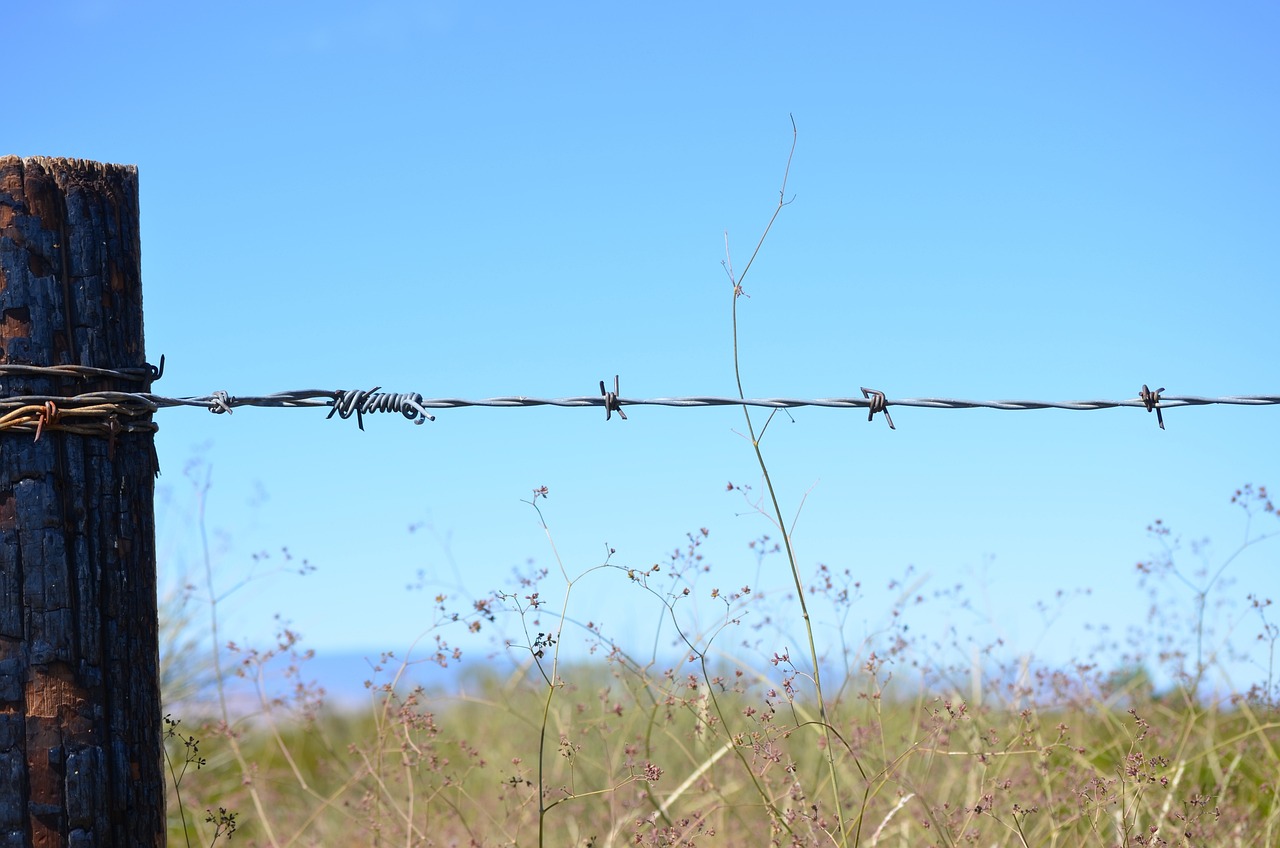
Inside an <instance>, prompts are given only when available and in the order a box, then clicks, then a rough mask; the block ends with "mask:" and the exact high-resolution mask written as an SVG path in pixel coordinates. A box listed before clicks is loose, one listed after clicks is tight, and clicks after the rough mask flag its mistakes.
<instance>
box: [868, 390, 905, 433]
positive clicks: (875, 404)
mask: <svg viewBox="0 0 1280 848" xmlns="http://www.w3.org/2000/svg"><path fill="white" fill-rule="evenodd" d="M860 388H861V389H862V396H863V397H864V398H867V400H868V404H867V420H868V421H870V420H872V419H873V418H875V417H876V413H877V412H883V413H884V420H885V421H887V422H888V423H889V429H890V430H896V429H898V428H897V427H895V426H893V418H891V417H890V415H889V408H888V407H887V406H885V404H886V403H887V401H886V400H885V399H884V392H877V391H876V390H875V389H868V388H867V387H866V386H861V387H860Z"/></svg>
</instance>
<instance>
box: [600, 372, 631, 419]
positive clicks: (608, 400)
mask: <svg viewBox="0 0 1280 848" xmlns="http://www.w3.org/2000/svg"><path fill="white" fill-rule="evenodd" d="M619 391H620V389H619V388H618V375H617V374H614V375H613V391H611V392H609V391H605V388H604V380H601V381H600V395H601V397H603V398H604V420H605V421H608V420H609V417H610V416H611V415H613V413H615V412H616V413H618V417H619V418H621V419H622V420H623V421H626V420H627V413H625V412H623V411H622V403H621V402H620V401H619V400H618V392H619Z"/></svg>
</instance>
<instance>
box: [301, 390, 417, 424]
mask: <svg viewBox="0 0 1280 848" xmlns="http://www.w3.org/2000/svg"><path fill="white" fill-rule="evenodd" d="M381 388H382V386H374V387H373V388H372V389H369V391H367V392H366V391H364V390H363V389H355V390H351V391H347V390H345V389H338V391H336V392H334V398H333V403H332V406H333V409H330V410H329V414H328V415H326V416H325V420H328V419H330V418H332V417H333V416H334V413H337V415H338V417H339V418H350V417H351V415H352V413H354V414H355V416H356V424H357V425H358V426H359V427H360V429H361V430H363V429H364V414H365V413H366V412H398V413H400V414H401V415H403V416H404V417H405V418H408V419H409V420H410V421H412V422H413V423H414V424H421V423H422V422H423V421H426V420H428V419H430V420H431V421H435V420H436V417H435V416H434V415H431V414H430V413H428V412H427V411H426V410H425V409H423V408H422V395H420V394H418V393H416V392H404V393H401V394H393V393H391V392H380V391H378V390H379V389H381Z"/></svg>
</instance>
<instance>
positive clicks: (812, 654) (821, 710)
mask: <svg viewBox="0 0 1280 848" xmlns="http://www.w3.org/2000/svg"><path fill="white" fill-rule="evenodd" d="M798 135H799V133H798V131H797V129H796V121H795V117H794V116H793V117H792V118H791V150H790V152H788V154H787V167H786V169H785V170H784V172H783V175H782V186H781V187H780V188H779V190H778V205H777V206H776V207H774V210H773V215H772V216H771V217H770V218H769V223H768V224H767V225H765V228H764V232H763V233H761V235H760V239H759V241H757V242H756V246H755V250H753V251H752V252H751V258H750V259H749V260H747V264H746V266H745V267H744V268H743V269H742V273H741V274H740V275H738V276H737V277H735V276H734V273H733V263H732V261H731V260H730V258H729V256H728V246H729V244H728V243H729V238H728V235H727V234H726V236H725V254H726V256H725V271H726V272H727V273H728V275H729V280H730V282H731V283H732V284H733V308H732V316H733V376H734V380H735V381H736V382H737V386H738V397H739V398H741V399H743V400H745V399H746V397H747V396H746V392H744V391H743V388H742V367H741V360H740V356H739V342H738V298H739V297H740V296H742V294H743V290H742V281H743V280H744V279H745V278H746V276H747V273H748V272H749V271H750V270H751V266H752V265H753V264H754V263H755V261H756V257H757V256H759V255H760V248H761V247H762V246H763V245H764V240H765V239H766V238H768V236H769V232H770V230H772V229H773V224H774V222H775V221H777V220H778V215H779V214H780V213H781V212H782V209H783V207H784V206H786V205H787V204H788V203H789V201H788V200H787V199H786V197H787V179H788V178H789V177H790V175H791V160H792V157H794V156H795V152H796V139H797V137H798ZM742 414H743V416H744V417H745V418H746V421H747V433H748V435H749V436H750V438H751V447H752V449H753V450H754V451H755V455H756V462H757V463H758V464H759V466H760V473H761V475H762V476H763V477H764V484H765V488H766V489H767V490H768V492H769V502H770V504H771V506H772V508H773V510H772V512H773V517H774V519H775V520H776V522H777V526H778V530H779V531H780V532H781V533H782V542H783V545H784V546H785V548H786V552H787V562H788V563H789V564H790V566H791V579H792V580H793V581H794V583H795V588H796V597H797V598H798V599H799V601H800V615H801V617H802V618H803V620H804V629H805V634H806V636H807V638H808V643H809V658H810V661H811V662H812V663H813V688H814V692H815V694H816V696H817V699H818V715H819V719H820V722H819V723H820V724H821V725H822V732H823V737H824V741H825V753H826V760H827V768H828V771H829V772H830V775H831V793H832V796H833V798H834V799H835V808H836V821H837V823H838V825H839V835H840V841H839V844H840V845H841V846H847V845H848V844H849V832H848V827H847V825H846V823H845V820H844V807H843V805H842V803H841V800H840V777H839V771H838V770H837V769H836V760H835V747H834V745H833V744H832V733H831V731H832V728H831V723H830V721H829V718H828V714H827V702H826V698H825V697H824V696H823V692H822V671H821V669H820V668H819V659H818V647H817V643H816V642H815V640H814V637H813V622H812V620H811V619H810V617H809V606H808V603H807V601H806V596H805V590H804V580H803V578H802V577H801V576H800V567H799V565H798V564H797V563H796V555H795V550H794V548H793V547H792V544H791V533H790V532H788V530H787V522H786V519H785V518H784V517H783V515H782V507H781V506H780V505H779V503H778V494H777V491H776V490H775V489H774V486H773V479H772V478H771V477H770V475H769V466H768V464H767V463H766V462H765V459H764V453H763V452H762V451H761V450H760V438H761V436H763V435H764V429H763V428H762V429H761V431H760V434H759V435H757V434H756V429H755V422H754V421H752V419H751V410H750V408H749V407H748V406H746V405H745V404H744V405H743V407H742ZM768 424H769V420H768V419H767V420H766V421H765V427H767V426H768ZM856 759H857V758H856V757H855V761H856ZM859 768H861V766H859ZM860 829H861V826H860V825H859V830H860ZM855 842H856V836H855Z"/></svg>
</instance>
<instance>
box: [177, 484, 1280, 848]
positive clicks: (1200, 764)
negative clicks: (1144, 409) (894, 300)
mask: <svg viewBox="0 0 1280 848" xmlns="http://www.w3.org/2000/svg"><path fill="white" fill-rule="evenodd" d="M1235 500H1236V501H1237V503H1239V504H1240V505H1241V506H1244V507H1245V508H1246V511H1248V512H1249V514H1250V516H1251V517H1255V516H1260V517H1262V518H1267V519H1271V520H1274V518H1275V510H1274V507H1273V506H1272V505H1271V503H1270V502H1269V500H1267V494H1266V490H1265V489H1258V490H1254V489H1252V488H1251V487H1246V488H1244V489H1242V490H1241V492H1239V493H1237V497H1236V498H1235ZM536 502H537V497H535V499H534V501H531V504H533V505H534V506H535V507H536ZM539 514H540V513H539ZM1151 530H1152V533H1153V535H1155V536H1156V537H1157V538H1159V537H1161V536H1162V535H1163V534H1164V532H1165V531H1164V530H1163V528H1162V527H1161V526H1160V525H1159V524H1157V525H1154V526H1153V528H1151ZM702 532H705V531H701V532H695V533H692V534H690V535H689V536H688V540H687V546H686V547H685V548H684V549H683V550H680V551H677V552H676V554H674V555H673V556H672V558H671V560H670V562H668V563H666V564H665V567H661V568H660V567H658V566H655V567H654V568H653V569H652V570H651V571H650V572H649V573H644V574H642V573H638V572H636V571H634V570H629V569H624V568H618V567H616V566H614V565H611V564H609V563H608V562H606V563H604V564H602V565H599V566H596V567H595V568H594V569H591V571H599V570H604V571H606V572H610V573H608V574H606V575H605V576H606V577H608V578H610V579H613V580H616V581H619V582H620V583H621V584H623V585H626V586H629V587H631V588H632V589H634V590H636V591H639V592H643V593H645V594H647V595H649V596H651V597H653V598H656V599H658V601H659V602H660V604H661V607H662V609H663V610H664V614H665V615H667V616H668V617H669V620H670V622H671V625H672V628H673V629H672V632H673V633H674V634H675V638H674V639H673V643H674V644H675V645H676V646H678V650H677V651H676V652H674V653H673V654H672V656H671V658H670V659H668V660H665V661H657V660H654V659H652V658H650V659H646V660H641V659H638V658H636V657H634V656H632V655H630V654H628V653H627V652H626V651H624V650H623V649H621V648H620V647H619V646H618V645H617V644H615V643H614V642H613V641H611V639H610V637H609V635H608V634H607V633H604V632H601V631H600V630H599V629H598V628H593V627H590V626H588V627H586V628H585V632H586V634H587V635H588V638H589V639H590V641H591V647H592V649H593V652H592V653H589V654H588V655H587V656H586V657H585V658H578V659H574V660H573V661H567V660H564V659H562V658H561V646H560V636H561V634H562V633H563V632H564V628H565V627H566V626H570V625H568V622H569V621H570V620H571V618H572V615H573V613H574V602H575V600H576V599H575V598H574V596H573V594H572V589H573V586H574V583H575V582H576V580H577V579H580V577H581V576H579V577H578V578H574V579H572V580H570V579H568V577H567V575H561V576H560V579H557V576H556V575H553V574H548V573H547V572H545V571H542V572H537V573H535V574H532V575H530V576H529V577H527V578H526V579H524V580H522V581H520V585H518V586H517V587H515V588H514V589H512V590H511V591H498V592H495V593H494V594H493V595H492V596H491V597H490V598H488V599H485V600H483V601H480V602H473V603H472V604H471V605H470V607H468V608H467V609H464V610H460V611H457V612H456V613H455V612H454V611H452V610H451V609H450V608H449V601H448V599H446V598H443V597H440V598H437V599H436V603H437V606H436V608H435V614H436V621H437V626H436V627H435V629H434V630H432V631H431V632H430V633H428V635H427V637H426V642H427V644H429V648H428V649H427V650H425V651H423V652H420V653H419V654H418V655H416V656H412V657H411V658H410V660H409V661H408V662H405V661H403V660H401V659H398V658H396V657H391V656H388V657H385V658H384V662H383V664H382V665H381V666H380V667H379V668H378V669H376V670H375V671H374V673H372V674H371V675H370V680H369V682H368V695H369V702H368V703H369V706H368V708H367V709H363V710H355V711H353V710H346V711H343V712H339V711H331V710H328V709H326V708H325V707H324V705H323V703H322V700H321V699H320V697H319V693H317V692H315V691H313V689H312V688H310V687H309V686H307V685H305V681H306V680H307V677H306V662H305V660H306V654H305V652H303V651H302V650H301V647H300V645H298V644H297V643H296V641H295V640H296V637H295V636H294V635H293V634H291V633H289V632H288V631H287V630H285V631H282V633H281V639H280V642H279V644H277V645H275V646H274V647H272V648H271V649H270V650H266V651H254V650H248V649H245V648H242V647H238V648H236V649H235V650H234V651H229V650H224V651H223V660H222V661H221V662H222V663H223V666H224V667H223V668H222V669H221V670H220V671H219V672H218V675H217V676H220V677H222V678H223V679H226V676H227V674H228V668H230V669H232V673H239V674H242V675H244V676H246V677H247V678H248V679H249V680H254V679H256V678H259V677H261V678H262V679H267V677H268V676H267V675H265V674H263V675H260V674H259V672H262V671H265V670H268V669H279V668H284V669H286V676H287V677H288V678H289V679H291V680H294V681H295V682H296V685H295V686H294V687H293V688H291V689H284V690H281V689H279V688H278V687H277V688H275V689H269V688H266V687H264V688H263V689H262V690H261V697H260V699H259V700H258V701H257V703H246V702H245V701H244V700H243V699H240V700H238V701H236V702H228V703H225V704H222V705H219V703H218V701H217V698H216V697H215V698H210V699H207V700H205V701H203V702H201V701H199V700H195V701H189V702H188V706H187V707H186V709H187V710H188V712H187V714H186V715H182V716H178V717H177V718H178V720H180V721H181V723H180V724H178V725H176V726H172V727H170V731H171V733H170V738H169V740H168V753H169V757H170V763H171V766H172V770H173V771H172V774H171V777H172V778H173V780H172V781H171V784H172V786H171V802H170V829H171V832H170V844H173V845H185V844H190V845H211V844H216V843H218V842H220V841H224V840H230V841H234V842H235V843H239V844H251V845H406V846H410V845H440V846H452V845H458V846H473V845H474V846H482V845H483V846H507V845H553V846H615V845H616V846H620V845H771V844H772V845H781V846H802V845H803V846H808V845H815V846H819V845H868V846H870V845H877V846H908V845H910V846H920V845H936V846H953V845H956V846H958V845H980V846H987V845H1025V846H1056V845H1062V846H1078V845H1098V846H1113V845H1117V846H1137V845H1179V846H1268V845H1274V844H1277V842H1280V710H1277V697H1276V696H1277V684H1276V681H1275V680H1274V678H1272V677H1271V675H1270V671H1268V672H1267V675H1266V677H1265V678H1264V679H1262V680H1259V681H1257V682H1255V683H1251V684H1249V685H1248V687H1247V688H1245V689H1243V690H1242V691H1238V692H1224V691H1222V689H1221V687H1220V686H1219V687H1218V688H1217V689H1216V690H1215V689H1213V688H1212V687H1211V686H1210V681H1211V680H1214V679H1219V680H1220V679H1221V678H1220V677H1218V676H1216V675H1215V672H1216V671H1218V670H1219V669H1218V668H1217V663H1218V660H1217V658H1218V657H1219V656H1223V655H1224V648H1223V646H1222V645H1219V644H1217V643H1215V642H1212V640H1210V639H1209V638H1207V637H1208V636H1210V635H1211V634H1212V633H1213V629H1212V622H1211V620H1210V619H1209V618H1207V617H1206V616H1207V611H1208V610H1210V609H1211V608H1212V609H1215V610H1218V611H1219V612H1221V610H1222V609H1224V607H1223V606H1221V605H1218V604H1216V603H1210V602H1211V601H1216V600H1218V599H1217V598H1216V594H1215V593H1216V591H1217V590H1216V585H1217V584H1216V583H1215V582H1214V580H1211V579H1209V578H1207V577H1200V578H1199V579H1200V580H1201V582H1200V583H1194V582H1193V583H1192V584H1191V585H1193V586H1198V587H1200V588H1199V589H1197V591H1192V592H1184V593H1183V597H1185V598H1186V606H1187V607H1188V609H1185V610H1182V611H1180V612H1181V613H1185V615H1182V614H1177V615H1175V614H1174V613H1175V611H1174V610H1168V612H1169V613H1170V614H1169V616H1168V618H1169V620H1170V621H1176V622H1192V624H1191V625H1190V626H1184V625H1183V624H1178V625H1177V626H1175V627H1174V628H1173V629H1172V630H1171V631H1169V632H1164V633H1152V634H1150V638H1149V640H1148V641H1149V644H1150V646H1151V650H1150V653H1149V654H1147V655H1146V656H1143V657H1140V658H1139V659H1140V660H1141V662H1139V663H1137V664H1131V665H1122V666H1120V667H1106V666H1105V664H1104V663H1103V662H1099V663H1096V664H1093V663H1091V664H1078V665H1075V666H1072V667H1069V668H1053V667H1046V666H1043V665H1040V664H1038V663H1037V661H1036V660H1035V658H1034V657H1030V656H1022V657H1019V658H1017V660H1016V661H1014V662H1012V663H1010V662H1008V661H1005V662H1003V663H1002V662H1001V661H1000V659H999V657H1000V652H999V651H998V650H995V649H994V646H993V649H992V650H990V651H989V652H985V653H983V654H981V655H978V656H975V657H974V659H973V660H972V662H969V663H967V664H965V665H962V666H957V665H951V666H947V665H944V664H940V663H939V662H937V660H936V659H935V657H936V655H937V651H936V646H930V645H927V644H925V643H924V642H923V641H922V640H921V638H920V637H909V635H908V634H909V631H908V629H907V627H905V626H902V625H900V624H895V622H896V621H898V620H899V610H895V609H891V610H889V612H888V614H887V617H886V618H887V623H886V625H885V627H884V628H883V629H882V630H881V631H880V632H879V633H878V634H876V635H875V636H874V637H873V638H871V639H868V640H866V641H864V642H863V643H862V644H859V645H857V646H852V647H842V648H840V649H839V651H838V652H836V653H833V652H832V651H831V650H825V651H824V652H822V653H821V654H819V655H818V662H817V668H819V669H820V670H821V672H822V684H823V687H824V689H823V696H822V698H821V700H819V698H818V695H817V691H818V687H817V681H816V680H815V679H814V678H815V675H814V674H813V673H812V670H813V668H814V667H815V664H814V662H813V661H812V658H810V657H806V658H804V659H800V658H795V657H792V656H790V655H789V654H788V653H787V652H786V651H785V650H782V649H779V650H782V652H781V653H771V652H770V649H768V648H767V646H768V645H769V644H771V641H770V637H769V635H768V634H762V633H761V632H760V631H758V630H754V629H753V630H752V631H751V632H752V637H753V639H754V644H756V645H757V646H759V647H763V648H764V650H756V651H755V652H754V653H753V652H751V651H740V652H741V653H746V654H751V655H752V656H754V660H743V659H735V658H733V657H732V652H722V651H721V647H722V646H730V645H737V646H741V645H742V644H743V641H742V639H741V631H742V629H743V628H745V627H747V625H745V624H744V623H743V622H744V620H745V619H746V618H747V613H748V612H751V613H755V617H754V618H752V619H751V620H753V621H760V620H769V619H770V618H771V617H773V618H782V617H786V616H788V615H791V616H794V615H795V610H794V606H795V603H794V600H792V601H791V602H790V607H788V602H787V601H786V600H778V599H768V600H766V599H764V598H762V597H759V596H755V595H753V594H751V593H750V592H744V593H737V594H725V593H721V592H720V591H718V590H713V589H707V588H705V587H706V586H707V584H708V581H709V579H710V578H709V577H708V576H707V574H706V566H705V564H704V563H703V562H702V561H701V558H700V556H699V554H698V548H699V545H700V539H701V533H702ZM1269 536H1270V533H1269V530H1268V529H1267V528H1265V527H1264V528H1263V532H1261V533H1259V534H1256V535H1255V536H1253V537H1251V538H1249V539H1247V540H1246V544H1247V545H1250V544H1255V543H1258V542H1262V541H1265V540H1266V539H1267V538H1269ZM778 553H779V555H780V554H781V552H780V551H778ZM1138 571H1139V572H1141V574H1140V576H1141V578H1142V579H1144V580H1146V581H1149V582H1151V583H1152V584H1155V585H1157V586H1158V585H1160V584H1165V583H1172V584H1179V585H1180V583H1182V582H1187V581H1189V580H1192V578H1193V577H1194V576H1193V575H1186V574H1183V573H1182V572H1180V571H1179V570H1178V564H1177V563H1176V562H1175V561H1174V560H1173V559H1172V558H1169V559H1163V560H1153V561H1152V562H1149V563H1144V564H1143V565H1141V566H1139V569H1138ZM1210 577H1212V575H1210ZM851 581H852V577H851V575H834V574H832V573H830V572H829V571H827V570H826V569H824V568H819V569H818V571H817V573H816V574H814V575H812V577H811V579H810V580H809V581H807V583H806V584H805V585H804V587H803V588H804V589H805V591H806V596H807V597H808V598H809V603H810V605H812V606H817V605H816V604H815V601H816V600H823V601H826V602H828V603H827V604H826V605H823V606H822V609H823V610H824V614H829V615H838V614H839V610H840V609H841V608H842V606H845V605H849V604H853V603H856V601H857V598H856V597H855V594H856V591H857V590H856V589H854V588H853V587H854V583H853V582H851ZM553 589H555V590H557V591H554V592H553V591H552V590H553ZM1232 593H1233V595H1240V592H1239V590H1237V589H1232ZM909 595H910V593H907V595H904V603H910V602H911V601H912V599H910V598H909ZM549 597H556V598H557V599H559V598H561V597H563V599H564V606H563V607H560V606H557V608H556V609H549V608H548V605H547V604H546V602H545V601H544V600H543V599H544V598H549ZM1152 597H1169V596H1165V595H1161V593H1160V592H1157V591H1153V593H1152ZM1244 597H1245V598H1246V599H1247V600H1246V601H1245V602H1244V603H1243V606H1244V608H1243V609H1239V610H1236V611H1235V612H1234V613H1232V614H1234V615H1236V616H1237V618H1236V620H1237V621H1242V622H1248V623H1250V624H1251V625H1253V626H1254V627H1255V628H1256V629H1257V631H1258V632H1257V634H1256V639H1254V640H1253V642H1254V647H1255V648H1256V650H1257V651H1258V652H1260V653H1259V654H1258V656H1259V657H1260V658H1261V662H1259V663H1258V667H1259V668H1266V669H1269V668H1271V665H1270V663H1271V662H1272V660H1273V657H1274V647H1275V644H1276V642H1277V640H1278V639H1280V630H1278V629H1277V627H1276V625H1274V624H1272V623H1271V619H1270V618H1269V617H1268V615H1269V607H1270V600H1269V599H1266V598H1263V597H1261V596H1259V595H1256V594H1247V595H1245V596H1244ZM956 600H957V599H954V598H944V599H942V601H941V602H943V603H954V602H956ZM695 601H700V602H702V603H703V606H704V609H703V613H702V614H701V615H699V616H692V615H689V614H687V610H688V608H689V605H690V604H692V603H694V602H695ZM558 602H559V601H558V600H557V603H558ZM1165 603H1172V601H1169V600H1166V601H1165ZM775 605H780V606H781V608H778V607H777V606H775ZM764 607H773V608H771V609H768V610H767V611H766V610H765V609H763V608H764ZM705 609H715V610H718V614H717V616H715V617H714V620H710V623H709V624H708V623H706V622H708V621H709V619H708V617H707V616H706V614H705ZM694 620H698V621H700V622H703V623H702V624H700V625H697V626H696V627H695V626H694V625H693V624H692V623H691V622H693V621H694ZM475 630H487V631H497V632H503V633H508V634H511V635H508V636H506V637H505V642H506V644H507V645H509V646H510V650H509V651H508V654H509V655H510V656H515V657H524V662H523V663H522V664H521V663H516V664H514V665H509V666H507V667H505V670H501V671H500V669H503V668H504V667H503V666H501V665H500V664H495V663H494V662H491V661H482V662H479V663H473V664H464V665H462V666H460V667H459V671H458V674H457V676H456V677H455V681H456V682H455V685H454V686H452V687H451V688H450V689H449V690H447V691H446V690H440V691H425V690H423V689H421V688H413V687H411V686H407V685H403V683H402V681H403V680H405V679H407V677H408V675H409V673H410V672H412V670H413V664H414V663H423V662H425V663H434V664H438V665H443V666H456V665H457V662H458V661H457V651H456V649H455V648H453V647H451V642H450V639H451V638H453V637H452V636H451V634H458V633H460V632H461V631H467V632H472V631H475ZM735 640H736V641H735ZM778 643H779V644H783V643H784V642H783V641H782V640H781V639H779V640H778ZM792 643H794V641H793V642H792ZM958 653H959V652H958V651H957V652H953V653H952V654H951V655H957V654H958ZM1153 673H1154V676H1153ZM1157 678H1158V679H1160V680H1162V681H1164V682H1162V683H1161V684H1160V685H1159V686H1157V685H1155V683H1154V682H1153V681H1154V680H1155V679H1157ZM206 691H209V692H217V691H221V690H220V688H219V687H217V686H215V687H213V689H211V690H209V689H207V690H206ZM201 704H203V706H201Z"/></svg>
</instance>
